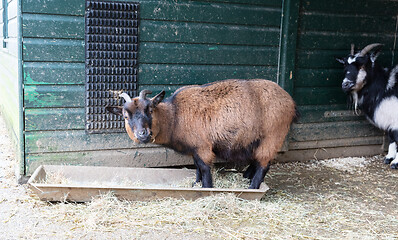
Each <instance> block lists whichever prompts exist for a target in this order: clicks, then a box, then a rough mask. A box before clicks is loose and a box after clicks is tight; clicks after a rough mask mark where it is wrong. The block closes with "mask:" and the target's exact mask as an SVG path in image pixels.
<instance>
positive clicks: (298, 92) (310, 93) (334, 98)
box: [294, 87, 347, 105]
mask: <svg viewBox="0 0 398 240" xmlns="http://www.w3.org/2000/svg"><path fill="white" fill-rule="evenodd" d="M294 98H295V101H296V103H297V104H298V105H327V104H345V103H346V99H347V97H346V95H345V93H343V91H342V90H341V88H340V87H335V88H323V87H312V88H299V87H297V88H295V89H294Z"/></svg>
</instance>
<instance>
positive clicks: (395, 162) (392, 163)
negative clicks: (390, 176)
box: [390, 157, 398, 165]
mask: <svg viewBox="0 0 398 240" xmlns="http://www.w3.org/2000/svg"><path fill="white" fill-rule="evenodd" d="M394 164H398V157H396V158H395V159H394V160H393V161H392V162H391V164H390V165H394Z"/></svg>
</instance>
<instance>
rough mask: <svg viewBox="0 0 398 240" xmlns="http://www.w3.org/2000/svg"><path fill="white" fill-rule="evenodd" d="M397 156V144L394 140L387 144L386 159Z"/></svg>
mask: <svg viewBox="0 0 398 240" xmlns="http://www.w3.org/2000/svg"><path fill="white" fill-rule="evenodd" d="M396 156H397V144H396V143H395V142H393V143H390V145H389V146H388V154H387V156H386V158H387V159H394V158H395V157H396Z"/></svg>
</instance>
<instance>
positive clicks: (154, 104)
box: [151, 90, 166, 107]
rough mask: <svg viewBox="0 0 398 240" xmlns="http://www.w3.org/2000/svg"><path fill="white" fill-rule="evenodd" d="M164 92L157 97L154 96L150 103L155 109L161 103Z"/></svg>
mask: <svg viewBox="0 0 398 240" xmlns="http://www.w3.org/2000/svg"><path fill="white" fill-rule="evenodd" d="M165 94H166V92H165V91H164V90H162V91H161V92H160V93H158V95H156V96H154V97H153V98H152V99H151V101H152V106H153V107H156V106H157V105H158V104H159V103H160V102H161V101H163V98H164V95H165Z"/></svg>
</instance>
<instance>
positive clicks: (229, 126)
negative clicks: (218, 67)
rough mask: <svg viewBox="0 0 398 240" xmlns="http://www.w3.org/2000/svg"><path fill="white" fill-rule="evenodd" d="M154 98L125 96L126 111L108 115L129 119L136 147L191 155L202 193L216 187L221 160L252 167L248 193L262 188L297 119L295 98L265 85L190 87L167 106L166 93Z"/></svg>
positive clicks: (239, 82)
mask: <svg viewBox="0 0 398 240" xmlns="http://www.w3.org/2000/svg"><path fill="white" fill-rule="evenodd" d="M150 93H151V92H149V91H147V90H143V91H142V92H141V93H140V96H139V97H136V98H133V99H131V98H130V97H129V96H128V95H127V94H125V93H123V94H122V95H121V96H122V97H124V98H125V100H126V103H125V104H124V106H123V107H107V110H108V111H110V112H112V113H115V114H118V115H123V116H124V118H125V126H126V131H127V133H128V135H129V136H130V138H131V139H133V140H134V141H136V142H140V143H148V142H150V141H152V142H154V143H157V144H161V145H164V146H167V147H169V148H172V149H174V150H176V151H177V152H180V153H183V154H188V155H192V156H193V157H194V163H195V165H196V167H197V176H196V181H197V182H198V181H202V186H203V187H212V186H213V183H212V177H211V173H210V165H211V164H212V162H213V161H214V159H215V158H216V156H218V157H220V158H223V159H226V160H234V161H248V162H249V163H251V165H250V167H249V168H248V170H247V171H246V173H245V177H248V178H250V179H251V184H250V187H249V188H256V189H257V188H259V186H260V184H261V183H262V182H263V181H264V176H265V174H266V172H267V171H268V169H269V162H270V161H271V160H272V159H274V158H275V156H276V154H277V152H278V150H280V149H281V147H282V145H283V142H284V139H285V137H286V135H287V133H288V131H289V128H290V125H291V123H292V121H293V119H294V118H295V116H296V109H295V103H294V101H293V99H292V98H291V97H290V95H289V94H288V93H287V92H286V91H284V90H283V89H282V88H281V87H279V86H278V85H277V84H276V83H274V82H271V81H268V80H262V79H253V80H224V81H220V82H214V83H209V84H205V85H202V86H197V85H195V86H186V87H182V88H180V89H178V90H177V91H176V92H175V93H174V94H173V95H172V96H171V97H169V98H167V99H166V100H165V101H163V102H162V100H163V98H164V95H165V92H164V91H162V92H160V93H159V94H158V95H156V96H155V97H153V98H151V99H148V98H146V95H147V94H150Z"/></svg>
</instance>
